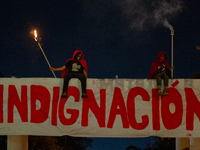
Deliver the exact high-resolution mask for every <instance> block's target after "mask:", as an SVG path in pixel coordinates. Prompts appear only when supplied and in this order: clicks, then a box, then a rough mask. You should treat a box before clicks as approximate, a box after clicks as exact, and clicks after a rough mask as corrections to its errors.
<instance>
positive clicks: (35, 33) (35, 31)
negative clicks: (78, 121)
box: [34, 30, 38, 41]
mask: <svg viewBox="0 0 200 150" xmlns="http://www.w3.org/2000/svg"><path fill="white" fill-rule="evenodd" d="M34 36H35V38H34V39H35V41H37V38H38V36H37V30H34Z"/></svg>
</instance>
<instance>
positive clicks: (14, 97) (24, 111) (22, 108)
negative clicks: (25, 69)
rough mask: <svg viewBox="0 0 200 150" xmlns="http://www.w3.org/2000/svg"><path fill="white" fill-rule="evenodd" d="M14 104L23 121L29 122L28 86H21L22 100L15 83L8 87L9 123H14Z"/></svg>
mask: <svg viewBox="0 0 200 150" xmlns="http://www.w3.org/2000/svg"><path fill="white" fill-rule="evenodd" d="M14 106H15V107H16V108H17V110H18V112H19V115H20V117H21V119H22V122H28V106H27V86H21V101H20V98H19V95H18V93H17V89H16V87H15V86H14V85H9V87H8V123H13V113H14Z"/></svg>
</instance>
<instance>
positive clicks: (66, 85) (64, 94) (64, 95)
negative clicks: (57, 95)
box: [62, 73, 72, 97]
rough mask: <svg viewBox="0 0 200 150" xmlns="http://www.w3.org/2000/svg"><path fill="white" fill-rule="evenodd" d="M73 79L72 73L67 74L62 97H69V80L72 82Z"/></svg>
mask: <svg viewBox="0 0 200 150" xmlns="http://www.w3.org/2000/svg"><path fill="white" fill-rule="evenodd" d="M71 78H72V74H71V73H67V74H66V75H65V76H64V82H63V93H62V97H67V90H68V84H69V80H70V79H71Z"/></svg>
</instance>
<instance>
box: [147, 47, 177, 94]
mask: <svg viewBox="0 0 200 150" xmlns="http://www.w3.org/2000/svg"><path fill="white" fill-rule="evenodd" d="M171 69H173V68H171ZM169 78H171V71H170V67H169V64H168V62H167V60H166V54H165V52H163V51H160V52H159V53H158V56H157V59H156V60H155V61H154V62H153V64H152V66H151V70H150V73H149V79H156V82H157V87H158V94H159V95H168V93H167V88H168V83H169ZM162 79H163V80H164V91H163V92H162V91H161V81H162Z"/></svg>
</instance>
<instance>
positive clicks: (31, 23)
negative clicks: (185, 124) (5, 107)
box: [0, 0, 200, 150]
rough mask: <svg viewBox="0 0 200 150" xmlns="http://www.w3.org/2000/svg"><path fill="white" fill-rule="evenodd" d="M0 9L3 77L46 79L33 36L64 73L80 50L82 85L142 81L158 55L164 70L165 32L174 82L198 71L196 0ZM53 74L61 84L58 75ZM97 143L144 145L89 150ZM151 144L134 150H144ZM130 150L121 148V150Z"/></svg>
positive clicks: (199, 13) (88, 1) (99, 0)
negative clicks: (83, 69) (95, 81)
mask: <svg viewBox="0 0 200 150" xmlns="http://www.w3.org/2000/svg"><path fill="white" fill-rule="evenodd" d="M0 4H1V9H0V19H1V23H0V31H1V36H0V45H1V50H0V71H1V74H2V75H3V76H4V77H13V76H14V77H17V78H24V77H25V78H31V77H38V78H42V77H52V78H53V74H52V72H51V71H50V70H49V66H48V64H47V62H46V60H45V58H44V56H43V54H42V52H41V51H40V48H39V46H38V45H37V42H35V40H34V38H33V35H32V34H31V31H33V30H34V29H37V30H38V35H39V37H40V38H41V40H40V43H41V45H42V48H43V50H44V52H45V54H46V56H47V58H48V60H49V62H50V64H51V66H52V67H61V66H63V65H64V64H65V62H66V60H68V59H69V58H71V57H72V55H73V53H74V51H75V50H76V49H80V50H82V51H83V53H84V58H85V59H86V61H87V64H88V70H89V72H88V77H89V78H115V76H116V75H118V76H119V78H131V79H141V78H142V79H145V78H148V75H149V71H150V67H151V64H152V62H153V61H154V60H155V59H156V58H157V53H158V52H159V51H165V52H166V54H167V60H168V62H169V64H171V31H170V29H169V27H170V25H171V26H172V27H173V29H174V41H173V42H174V46H173V49H174V59H173V61H174V78H177V79H179V78H191V76H192V74H194V73H199V72H200V68H199V64H200V59H199V57H200V51H198V50H196V46H198V45H199V46H200V9H199V8H200V1H199V0H182V1H181V0H174V1H173V3H172V2H171V1H170V0H166V1H164V0H155V1H152V0H59V1H55V0H48V1H47V0H42V1H37V0H34V1H31V0H29V1H21V0H18V1H14V0H13V1H11V0H7V1H4V0H1V2H0ZM166 21H168V23H169V24H168V26H166V24H164V23H166ZM55 73H56V76H57V77H60V72H55ZM98 140H99V141H101V140H102V141H104V142H105V143H106V142H108V141H109V140H110V143H111V141H112V142H114V143H115V144H116V143H120V142H117V141H118V140H121V141H129V143H131V142H132V143H133V144H132V145H136V144H135V143H134V141H136V140H141V141H144V140H142V139H137V138H136V139H132V138H130V139H123V140H122V139H115V140H111V139H104V138H103V139H98V138H95V139H94V142H93V145H92V148H90V149H89V150H99V149H102V147H101V146H102V144H101V145H100V146H99V145H98ZM151 140H152V139H151V138H148V139H147V140H146V141H145V143H142V144H140V145H136V146H138V147H139V148H144V146H146V143H149V142H150V141H151ZM122 143H123V142H122ZM129 143H128V144H127V143H126V144H127V145H125V144H124V145H123V144H121V145H122V146H123V149H125V148H126V147H128V146H129V145H131V144H129ZM137 143H140V142H137ZM95 146H96V148H95ZM98 146H99V147H100V148H98ZM107 149H108V150H111V149H113V148H107ZM118 149H119V150H121V149H122V148H121V147H119V146H118ZM118 149H117V150H118Z"/></svg>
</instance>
